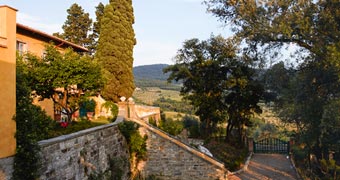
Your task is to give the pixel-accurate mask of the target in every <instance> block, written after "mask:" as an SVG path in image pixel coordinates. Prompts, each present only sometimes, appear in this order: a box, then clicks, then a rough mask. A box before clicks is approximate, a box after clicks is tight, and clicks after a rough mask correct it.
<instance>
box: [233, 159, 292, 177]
mask: <svg viewBox="0 0 340 180" xmlns="http://www.w3.org/2000/svg"><path fill="white" fill-rule="evenodd" d="M228 179H231V180H270V179H272V180H296V179H298V176H297V174H296V172H295V169H294V168H293V166H292V164H291V163H290V159H287V157H286V155H281V154H254V155H253V157H252V158H251V160H250V163H249V166H248V169H247V170H246V171H244V172H242V173H240V174H235V175H231V176H228Z"/></svg>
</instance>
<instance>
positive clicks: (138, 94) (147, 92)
mask: <svg viewBox="0 0 340 180" xmlns="http://www.w3.org/2000/svg"><path fill="white" fill-rule="evenodd" d="M132 96H133V97H134V98H135V99H138V101H139V102H142V103H144V104H147V105H152V104H153V103H154V102H155V101H156V100H157V99H159V98H160V97H164V98H170V99H172V100H176V101H181V100H182V97H181V96H180V93H179V91H174V90H164V89H160V88H158V87H148V88H145V89H142V90H137V91H135V92H134V93H133V95H132Z"/></svg>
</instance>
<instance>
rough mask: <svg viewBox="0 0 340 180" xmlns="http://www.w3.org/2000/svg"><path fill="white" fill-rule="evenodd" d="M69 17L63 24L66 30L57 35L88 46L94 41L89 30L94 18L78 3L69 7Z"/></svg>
mask: <svg viewBox="0 0 340 180" xmlns="http://www.w3.org/2000/svg"><path fill="white" fill-rule="evenodd" d="M67 13H68V15H67V19H66V21H65V23H64V25H63V26H62V28H63V30H64V32H63V33H62V34H54V35H57V36H59V37H61V38H63V39H65V40H67V41H70V42H72V43H75V44H78V45H80V46H84V47H88V46H89V45H90V44H91V43H92V42H91V41H92V40H91V38H90V37H89V32H90V30H91V26H92V20H91V18H90V15H89V13H85V12H84V9H83V8H82V7H81V6H79V5H78V4H77V3H74V4H72V5H71V7H70V8H69V9H67Z"/></svg>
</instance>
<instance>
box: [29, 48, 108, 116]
mask: <svg viewBox="0 0 340 180" xmlns="http://www.w3.org/2000/svg"><path fill="white" fill-rule="evenodd" d="M46 52H47V53H46V56H45V57H44V58H42V59H40V58H38V57H36V56H34V55H30V54H28V55H27V57H25V58H26V65H27V67H28V68H29V76H30V87H31V88H32V90H34V92H35V93H36V95H37V96H38V97H41V98H42V99H44V98H49V99H52V100H53V102H54V103H55V105H56V108H57V109H59V110H62V111H61V112H62V113H65V114H66V115H67V116H68V119H69V120H71V117H72V114H73V113H74V112H76V111H77V110H78V109H79V103H80V101H81V97H82V94H84V93H91V92H92V93H93V92H96V91H97V90H99V88H100V87H101V86H102V78H101V70H100V67H99V65H98V64H97V63H96V62H94V61H92V60H91V58H90V57H88V56H80V55H79V54H77V53H75V52H73V51H72V50H71V49H67V50H66V52H65V54H61V53H60V52H59V51H57V50H56V49H55V48H54V47H53V46H47V48H46Z"/></svg>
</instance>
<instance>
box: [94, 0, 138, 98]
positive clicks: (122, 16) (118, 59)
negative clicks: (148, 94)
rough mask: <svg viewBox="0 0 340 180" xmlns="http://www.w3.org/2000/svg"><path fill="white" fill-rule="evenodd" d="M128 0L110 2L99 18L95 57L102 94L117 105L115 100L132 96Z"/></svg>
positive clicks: (131, 43) (131, 20)
mask: <svg viewBox="0 0 340 180" xmlns="http://www.w3.org/2000/svg"><path fill="white" fill-rule="evenodd" d="M133 23H134V15H133V8H132V1H131V0H129V1H123V0H117V1H110V3H109V4H108V5H106V6H105V8H104V14H103V16H102V17H101V24H100V36H99V42H98V48H97V52H96V54H95V58H96V59H97V61H98V62H99V63H100V64H101V66H102V67H103V70H104V71H103V74H104V77H105V79H106V83H105V85H104V89H103V90H102V95H103V97H104V98H105V99H107V100H110V101H114V102H118V101H119V98H120V97H122V96H125V97H127V98H129V97H131V96H132V93H133V91H134V89H135V86H134V83H133V73H132V66H133V47H134V45H135V44H136V39H135V33H134V30H133V27H132V25H133Z"/></svg>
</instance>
